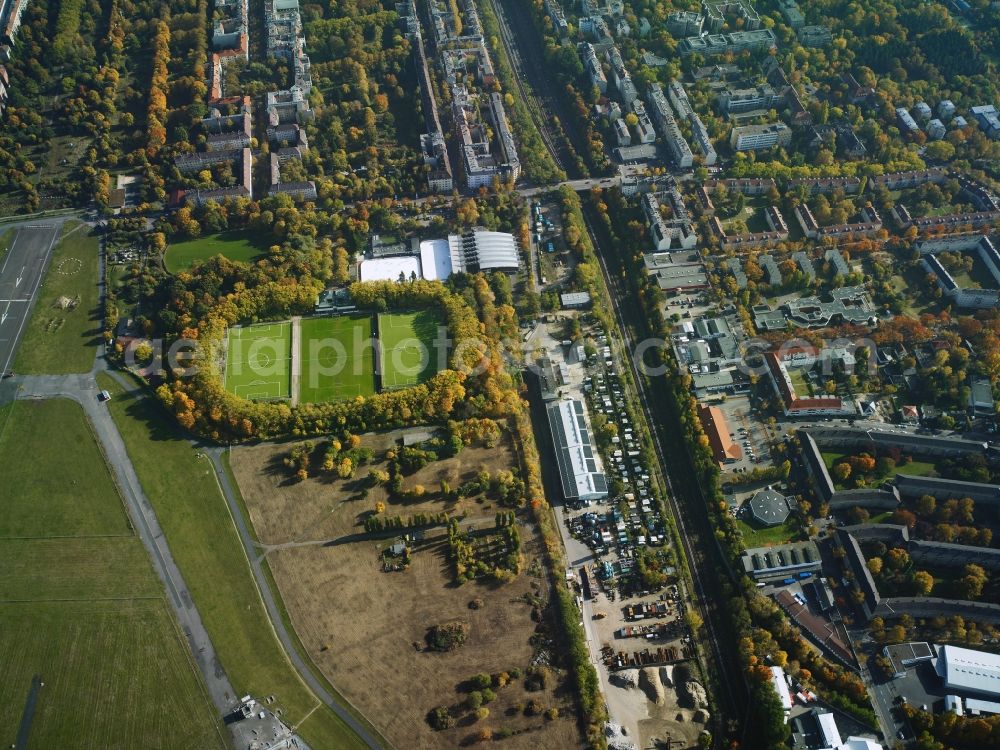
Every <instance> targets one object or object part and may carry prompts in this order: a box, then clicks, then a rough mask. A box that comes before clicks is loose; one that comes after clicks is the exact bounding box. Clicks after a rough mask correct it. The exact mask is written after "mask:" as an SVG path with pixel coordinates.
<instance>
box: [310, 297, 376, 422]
mask: <svg viewBox="0 0 1000 750" xmlns="http://www.w3.org/2000/svg"><path fill="white" fill-rule="evenodd" d="M300 325H301V330H302V352H301V356H302V368H301V376H300V380H299V401H300V402H303V403H319V402H323V401H342V400H344V399H349V398H354V397H355V396H370V395H371V394H373V393H375V352H374V350H373V348H372V346H371V338H372V319H371V316H370V315H351V316H348V315H344V316H340V317H334V318H303V319H302V322H301V324H300Z"/></svg>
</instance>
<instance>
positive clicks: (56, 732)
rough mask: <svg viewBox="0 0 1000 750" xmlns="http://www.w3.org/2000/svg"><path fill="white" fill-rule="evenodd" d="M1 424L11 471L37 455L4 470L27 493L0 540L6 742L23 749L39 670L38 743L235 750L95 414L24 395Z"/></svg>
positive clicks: (1, 717)
mask: <svg viewBox="0 0 1000 750" xmlns="http://www.w3.org/2000/svg"><path fill="white" fill-rule="evenodd" d="M0 429H2V430H3V434H2V437H0V466H3V467H4V468H5V472H6V471H7V470H8V469H17V468H18V467H19V466H22V465H24V463H25V457H26V456H27V455H30V456H31V457H32V459H33V460H34V463H33V464H32V466H31V468H32V469H33V470H34V471H33V473H31V474H29V473H27V472H25V471H21V472H20V473H18V474H16V475H14V476H10V475H9V474H6V473H5V476H4V480H5V485H6V486H11V487H13V488H15V489H16V491H15V492H11V493H8V495H7V498H8V503H7V505H6V506H5V510H7V511H8V513H5V517H4V521H3V522H2V523H3V527H2V534H0V570H3V571H4V575H3V576H0V663H2V664H3V665H4V680H3V681H2V682H0V742H3V743H4V744H5V745H7V746H13V743H14V741H15V739H16V738H17V734H18V727H19V725H20V722H21V714H22V711H23V709H24V706H25V701H26V699H27V696H28V693H29V690H30V687H31V683H32V680H33V679H34V678H35V677H36V676H37V677H38V679H39V680H41V681H42V682H44V683H45V685H44V687H42V688H41V689H40V692H39V693H38V703H37V704H36V707H35V714H34V718H33V720H32V723H31V727H30V733H29V735H28V743H27V747H28V748H49V747H80V746H86V747H143V748H176V747H183V748H194V747H198V748H223V747H225V746H226V743H225V741H224V739H223V733H222V732H223V730H222V725H221V722H220V721H219V720H218V719H217V718H216V717H215V714H214V708H213V707H212V706H211V703H210V702H209V700H208V696H207V694H206V693H205V690H204V688H203V686H202V684H201V679H200V676H199V674H198V672H197V669H196V667H195V665H194V662H193V661H192V659H191V655H190V652H189V651H188V648H187V645H186V644H185V642H184V640H183V636H182V634H181V632H180V630H179V628H178V627H177V624H176V622H175V621H174V619H173V614H172V612H171V611H170V609H169V607H168V606H167V603H166V600H165V598H164V591H163V585H162V584H161V583H160V580H159V579H158V578H157V577H156V574H155V573H154V571H153V568H152V565H150V562H149V557H148V554H147V552H146V550H145V548H144V547H143V546H142V542H141V541H140V540H139V539H138V537H136V536H134V535H133V534H132V533H131V531H130V528H129V525H128V523H127V520H126V517H125V513H124V510H123V508H122V503H121V500H120V498H119V495H118V492H117V489H116V488H115V486H114V484H113V483H112V481H111V477H110V474H109V472H108V471H107V469H106V468H105V464H104V460H103V458H102V456H101V454H100V451H99V450H98V447H97V445H96V444H95V442H94V439H93V437H92V436H91V435H90V433H89V428H88V427H87V425H86V423H85V417H84V414H83V410H82V409H81V408H80V407H79V406H78V405H77V404H75V403H74V402H72V401H68V400H48V401H19V402H16V403H14V404H13V405H8V406H6V407H4V408H3V409H2V410H0ZM46 430H48V431H49V432H48V434H50V435H51V434H54V431H58V433H57V434H59V435H60V441H59V443H58V448H57V447H56V445H55V444H54V443H52V442H51V441H48V440H46V439H44V438H45V434H46ZM32 477H38V479H39V480H43V484H42V485H41V486H35V485H32V484H28V483H27V482H26V479H28V480H30V479H31V478H32ZM32 510H33V511H35V513H33V514H31V518H30V521H28V520H26V518H25V516H26V514H27V512H28V511H32ZM8 515H9V516H10V517H9V518H8ZM15 537H16V538H15ZM177 717H184V720H183V721H178V720H177Z"/></svg>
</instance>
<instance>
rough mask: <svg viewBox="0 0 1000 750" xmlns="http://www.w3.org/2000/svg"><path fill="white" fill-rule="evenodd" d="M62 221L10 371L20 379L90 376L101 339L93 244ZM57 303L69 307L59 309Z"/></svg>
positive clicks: (83, 231)
mask: <svg viewBox="0 0 1000 750" xmlns="http://www.w3.org/2000/svg"><path fill="white" fill-rule="evenodd" d="M88 231H89V230H88V228H87V226H86V225H84V224H80V223H79V222H75V221H67V222H66V223H65V224H64V225H63V235H62V239H61V240H60V241H59V243H58V244H57V245H56V246H55V248H53V250H52V257H51V258H50V259H49V267H48V270H47V271H46V275H45V281H44V282H42V286H41V288H40V289H39V290H38V297H37V299H36V301H35V309H34V311H33V312H32V315H31V319H30V320H29V321H28V324H27V325H26V326H25V329H24V338H23V339H22V340H21V344H20V346H19V348H18V352H17V358H16V360H15V365H14V369H15V370H16V371H17V372H18V373H23V374H52V375H62V374H68V373H74V372H90V369H91V367H93V365H94V355H95V353H96V346H97V342H98V341H99V340H100V337H101V315H102V314H103V313H102V310H101V309H100V299H99V298H98V288H97V282H98V276H99V272H98V269H99V265H100V264H99V260H100V258H99V255H98V254H99V250H100V245H99V242H98V238H97V237H96V236H94V235H91V234H88ZM60 298H66V299H68V300H70V301H72V305H71V306H70V307H67V308H63V307H61V306H60V305H59V304H58V301H59V300H60Z"/></svg>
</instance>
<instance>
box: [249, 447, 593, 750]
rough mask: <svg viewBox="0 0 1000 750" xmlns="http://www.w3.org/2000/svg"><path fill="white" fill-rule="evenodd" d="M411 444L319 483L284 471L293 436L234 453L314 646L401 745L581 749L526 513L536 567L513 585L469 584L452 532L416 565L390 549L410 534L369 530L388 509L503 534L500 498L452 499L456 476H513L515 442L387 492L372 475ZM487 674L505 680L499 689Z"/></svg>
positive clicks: (337, 681) (411, 548)
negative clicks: (440, 721) (454, 637)
mask: <svg viewBox="0 0 1000 750" xmlns="http://www.w3.org/2000/svg"><path fill="white" fill-rule="evenodd" d="M400 437H401V433H389V434H381V435H365V436H363V438H362V440H361V443H360V446H359V448H360V449H370V450H371V451H373V458H372V460H371V462H370V463H368V464H363V465H361V466H360V467H358V468H357V471H356V474H355V477H354V478H348V479H341V478H338V476H337V472H335V471H323V470H320V469H319V468H318V466H319V464H320V463H322V462H321V461H314V462H313V463H312V466H313V467H316V470H315V471H312V470H311V471H310V474H311V476H310V477H309V478H307V479H305V480H301V481H298V480H296V479H295V478H294V476H293V475H292V473H290V472H289V469H288V467H287V466H286V465H285V463H284V459H285V457H286V456H288V455H289V451H290V450H291V449H292V448H293V446H292V445H290V444H287V443H286V444H281V445H274V444H264V445H258V446H249V447H242V448H237V449H235V450H234V451H233V455H232V460H231V464H232V467H233V472H234V474H235V476H236V479H237V482H238V483H239V486H240V489H241V491H242V494H243V497H244V500H245V502H246V506H247V509H248V512H249V515H250V518H251V520H252V522H253V525H254V529H255V532H256V534H257V536H258V539H259V541H260V542H261V545H262V550H263V551H264V552H265V553H266V555H267V560H268V562H269V564H270V567H271V571H272V573H273V575H274V578H275V580H276V582H277V584H278V587H279V589H280V591H281V595H282V598H283V602H284V606H285V608H286V609H287V612H288V615H289V619H290V620H291V622H292V624H293V625H294V627H295V630H296V633H297V635H298V636H299V638H300V640H301V642H302V644H303V646H304V650H305V652H306V653H307V654H308V656H309V657H311V658H312V659H313V661H314V662H315V663H316V665H317V666H318V667H319V669H320V670H321V671H322V672H323V674H324V675H325V676H326V677H327V678H328V679H329V680H330V681H331V683H332V684H333V685H334V686H335V687H336V688H337V689H338V690H339V691H340V692H341V693H342V694H343V695H344V696H345V697H346V698H348V699H349V700H350V701H351V702H352V703H353V704H354V705H355V706H356V707H357V708H358V709H359V710H360V711H361V712H363V713H364V715H365V716H366V717H367V718H368V719H370V720H371V721H372V723H373V724H374V725H375V726H376V727H377V728H378V729H379V730H380V731H381V732H382V733H383V734H384V735H385V736H386V737H387V738H388V739H389V740H390V742H392V743H393V744H395V745H396V746H398V747H407V748H453V747H456V746H461V745H465V744H468V743H471V742H475V741H480V740H484V739H488V738H490V737H492V738H494V739H497V738H503V737H508V739H505V740H504V744H505V746H506V747H510V748H536V747H572V746H576V745H579V744H580V742H581V738H580V735H579V730H578V726H577V722H576V714H575V710H574V707H573V704H572V700H573V698H572V691H571V689H570V686H569V683H568V680H567V675H566V673H565V672H564V671H563V670H561V669H559V668H557V667H554V666H552V667H550V666H545V665H546V664H548V663H549V662H550V661H552V660H554V658H555V657H554V656H553V648H552V644H551V643H549V642H548V640H547V638H546V632H554V628H552V627H548V628H547V629H546V626H547V625H548V618H549V617H550V616H551V609H550V608H540V607H539V605H540V604H541V605H542V607H544V600H546V599H547V598H548V596H547V593H548V590H549V583H548V578H547V572H546V570H545V568H544V565H543V560H542V557H541V556H542V549H541V545H540V539H539V537H538V535H537V533H536V532H535V531H534V529H533V527H532V526H531V525H529V524H528V521H527V519H529V518H530V516H529V515H528V514H527V512H526V511H520V512H519V513H518V514H517V518H516V522H515V523H516V526H517V528H518V533H519V536H520V552H521V555H522V556H523V563H522V565H521V572H520V573H519V574H517V575H516V576H514V578H513V580H512V581H510V582H507V583H499V582H498V581H496V580H494V579H493V578H491V577H488V576H487V577H484V578H482V579H478V580H476V581H471V582H467V583H464V584H461V585H459V584H458V582H457V580H456V576H455V570H454V566H453V564H452V562H451V561H449V558H448V550H449V544H448V535H447V530H446V528H445V527H444V526H433V527H425V528H424V529H423V534H422V537H423V538H422V539H421V540H418V541H412V540H411V541H410V542H407V543H406V547H407V550H406V552H405V554H404V555H402V556H401V557H395V556H392V555H391V553H390V552H389V549H390V548H391V547H392V546H393V545H394V544H396V543H398V542H399V540H400V536H399V535H400V534H406V533H407V529H398V530H396V529H390V530H383V531H371V532H366V531H365V522H366V519H370V518H371V517H372V516H373V515H375V509H376V508H378V509H379V510H382V512H381V513H379V514H378V516H379V518H393V517H395V516H401V517H403V518H409V517H411V516H421V517H423V516H435V517H437V516H438V515H439V514H441V513H447V514H449V515H450V516H452V517H461V516H463V515H464V519H463V520H461V521H460V522H459V526H460V528H461V530H462V531H463V532H465V531H466V530H467V529H468V528H469V527H470V526H471V527H474V528H475V529H476V530H483V531H485V530H487V529H492V528H493V526H494V524H495V523H496V515H497V513H498V511H501V510H507V509H506V508H504V507H501V506H500V505H499V504H497V502H496V500H495V499H493V498H491V497H489V493H488V492H487V493H473V494H469V495H463V496H462V497H456V496H455V495H456V494H458V493H450V495H449V497H448V499H444V498H443V497H442V492H441V486H442V485H441V483H442V482H445V483H446V486H447V487H451V488H457V487H460V486H462V485H467V484H468V483H470V482H473V481H475V480H477V477H479V476H480V472H483V471H488V472H490V474H491V475H494V476H495V475H496V472H498V471H510V470H512V468H513V467H512V462H513V456H512V452H511V450H510V446H509V445H508V444H507V443H506V442H505V441H506V438H505V437H501V438H500V439H499V440H498V441H497V444H496V445H492V447H487V446H486V445H475V446H468V447H465V448H464V449H463V450H462V451H461V452H460V453H458V454H457V455H453V456H451V457H449V458H442V459H440V460H437V461H433V462H431V463H428V464H426V465H424V466H423V467H421V468H419V469H417V470H416V471H413V472H412V473H405V472H404V474H405V476H404V477H403V482H402V487H401V488H400V490H399V491H398V492H396V493H393V494H391V493H390V492H389V491H388V489H387V487H386V485H385V483H382V484H377V485H374V486H373V483H372V481H371V480H370V479H369V472H372V471H374V472H380V471H388V469H389V468H390V466H389V462H388V461H387V460H386V451H387V450H389V449H392V450H395V451H400V450H401V449H400V448H399V445H398V442H397V440H398V439H399V438H400ZM317 451H318V452H319V453H320V454H321V453H322V450H321V449H320V448H319V447H318V446H317ZM419 488H423V489H422V490H421V489H419ZM402 497H405V499H400V498H402ZM383 505H384V509H383ZM418 536H420V535H418ZM387 560H396V561H403V560H405V561H406V562H405V564H404V563H402V562H397V564H394V565H386V564H385V563H386V561H387ZM393 568H397V570H395V571H394V570H393ZM539 620H541V622H542V625H541V626H540V625H539V624H538V621H539ZM451 623H460V624H461V629H462V630H463V634H464V642H462V643H461V645H459V646H457V647H455V648H453V649H451V650H446V651H437V650H433V649H432V648H431V647H430V644H431V643H432V642H433V639H432V637H431V632H430V631H431V629H432V628H433V627H434V626H435V625H443V624H451ZM536 665H541V666H536ZM477 675H490V676H491V677H492V680H491V682H490V683H489V684H488V685H487V686H486V687H484V686H483V677H480V682H479V684H476V683H475V681H474V678H475V677H476V676H477ZM441 708H443V709H446V713H445V714H444V715H445V716H446V722H445V724H446V726H447V727H448V728H444V729H438V730H435V729H433V728H432V727H431V719H432V716H431V714H432V713H433V712H434V711H435V709H441ZM483 709H486V710H485V711H484V710H483ZM437 713H438V716H439V717H440V716H441V715H442V712H441V711H438V712H437Z"/></svg>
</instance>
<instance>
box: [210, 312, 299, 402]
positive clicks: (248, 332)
mask: <svg viewBox="0 0 1000 750" xmlns="http://www.w3.org/2000/svg"><path fill="white" fill-rule="evenodd" d="M291 376H292V324H291V323H290V322H287V321H286V322H283V323H257V324H254V325H249V326H236V327H233V328H230V329H229V332H228V334H227V348H226V390H227V391H229V392H230V393H234V394H236V395H237V396H239V397H240V398H248V399H262V400H263V399H267V400H273V399H281V398H289V397H290V396H291Z"/></svg>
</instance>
